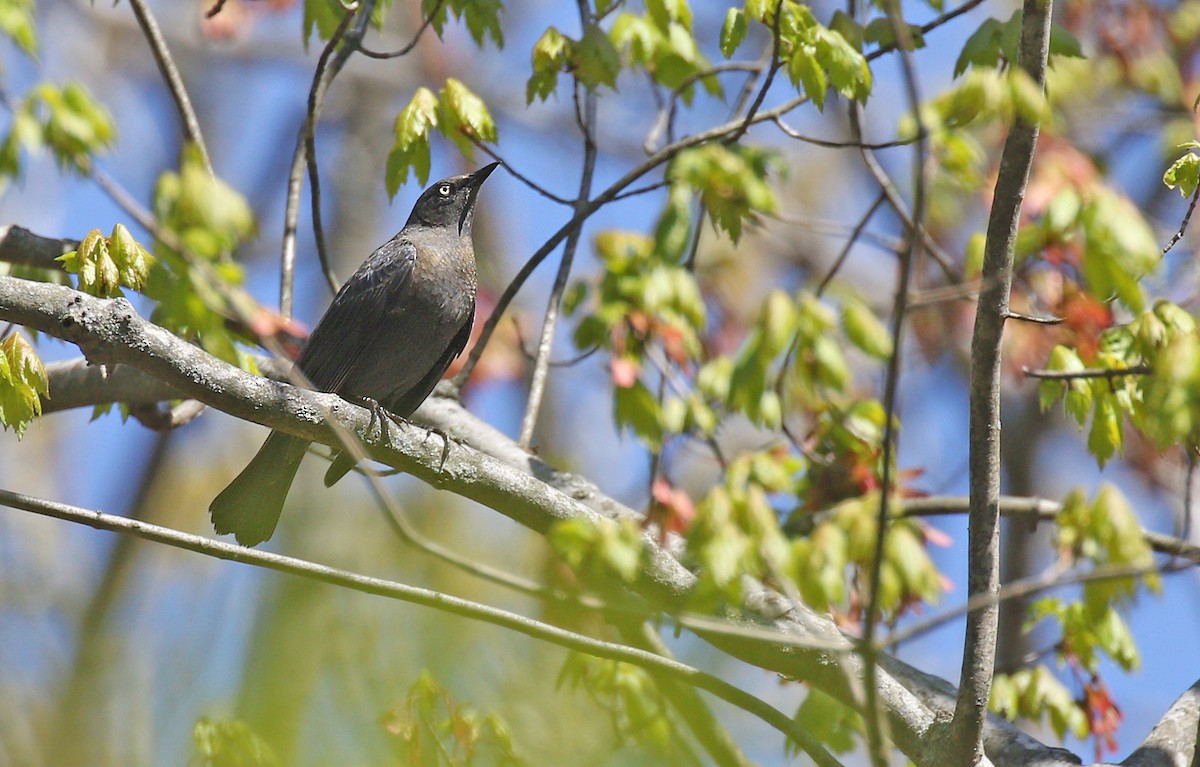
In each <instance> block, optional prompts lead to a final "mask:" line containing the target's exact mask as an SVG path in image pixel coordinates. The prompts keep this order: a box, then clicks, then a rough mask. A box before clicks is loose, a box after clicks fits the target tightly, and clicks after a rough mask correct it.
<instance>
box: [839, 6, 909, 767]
mask: <svg viewBox="0 0 1200 767" xmlns="http://www.w3.org/2000/svg"><path fill="white" fill-rule="evenodd" d="M887 15H888V19H889V21H890V22H891V26H892V31H893V33H894V34H895V36H896V41H897V43H898V47H899V48H900V64H901V70H902V71H903V74H904V86H905V95H906V96H907V97H908V103H909V107H910V108H911V109H912V112H913V114H914V115H916V116H917V130H918V137H917V141H916V142H915V143H914V144H913V153H912V183H913V209H912V224H911V226H909V228H908V243H907V247H906V248H905V250H904V252H903V253H901V254H899V255H900V261H899V265H898V268H899V274H898V275H897V279H896V297H895V299H894V300H893V303H892V354H891V357H890V358H889V359H888V365H887V379H886V381H885V383H884V391H883V412H884V418H883V444H882V445H881V455H880V461H881V462H882V464H883V465H882V467H881V469H880V487H879V515H878V518H877V520H876V525H875V543H874V548H875V556H874V558H873V560H872V562H871V571H870V574H869V586H868V589H867V599H868V601H867V610H866V614H865V615H864V617H863V621H864V623H863V635H862V648H863V688H864V698H865V701H864V703H865V706H864V709H865V710H864V711H863V721H864V723H865V724H866V732H867V752H868V755H869V756H870V759H871V763H872V764H873V765H876V767H882V766H883V765H886V764H887V763H888V759H887V754H886V752H885V743H886V741H887V733H886V732H884V724H885V721H886V720H885V718H884V711H883V705H882V702H881V700H880V694H879V685H878V667H877V665H876V664H877V662H878V657H877V656H878V654H879V650H878V648H877V647H876V646H875V631H876V615H877V614H878V612H879V610H880V605H879V591H880V583H881V580H882V574H883V556H884V544H885V542H886V540H887V531H888V519H889V517H890V513H889V511H890V509H889V506H890V503H889V502H890V500H891V493H892V483H893V481H894V477H893V472H892V463H893V462H894V461H895V456H896V423H895V421H896V407H897V399H898V390H899V388H900V359H901V354H902V353H903V349H904V319H905V313H906V311H907V308H908V307H907V302H908V289H909V282H910V280H911V277H912V265H913V261H914V260H915V256H916V253H917V250H918V249H919V248H920V247H921V241H922V238H921V234H922V232H923V231H924V229H925V222H924V218H925V157H926V154H927V147H926V138H925V137H926V135H927V131H926V130H925V128H924V126H923V125H922V124H921V122H922V121H921V116H920V115H921V94H920V91H919V88H918V87H917V75H916V69H915V67H914V66H913V62H912V55H911V50H912V46H911V42H912V36H911V34H910V33H909V30H908V26H907V25H906V24H905V23H904V18H903V16H902V15H901V13H900V3H899V0H891V2H889V3H888V5H887ZM857 113H858V107H857V106H856V107H855V108H854V110H853V114H854V115H855V118H857ZM853 122H854V125H855V131H856V132H858V133H859V135H858V136H857V138H858V139H859V140H861V139H862V135H861V132H860V131H859V121H858V120H857V119H854V120H853ZM862 152H863V159H864V161H866V162H867V163H868V165H870V163H871V161H872V160H873V159H874V158H873V157H871V154H870V150H869V149H866V148H865V147H864V148H863V150H862ZM884 196H886V193H885V194H884Z"/></svg>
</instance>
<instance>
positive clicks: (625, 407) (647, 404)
mask: <svg viewBox="0 0 1200 767" xmlns="http://www.w3.org/2000/svg"><path fill="white" fill-rule="evenodd" d="M613 396H614V398H615V399H616V403H615V407H614V410H613V413H614V415H615V417H616V420H617V426H620V427H624V428H628V429H632V430H633V433H634V434H636V435H637V436H638V438H639V439H641V440H642V441H643V442H645V443H646V445H647V446H648V447H649V448H650V449H651V450H658V449H659V448H661V447H662V437H663V430H662V422H661V418H660V416H659V407H658V401H657V400H656V399H655V398H654V395H653V394H652V393H651V392H650V390H649V389H648V388H646V385H645V384H644V383H642V382H641V380H637V381H634V384H633V386H628V387H621V386H617V387H614V388H613Z"/></svg>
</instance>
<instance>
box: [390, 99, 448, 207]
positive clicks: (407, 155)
mask: <svg viewBox="0 0 1200 767" xmlns="http://www.w3.org/2000/svg"><path fill="white" fill-rule="evenodd" d="M438 107H439V104H438V99H437V96H435V95H433V91H431V90H429V89H428V88H417V90H416V92H415V93H413V96H412V98H411V99H409V102H408V104H407V105H405V107H404V109H402V110H400V114H398V115H396V123H395V125H394V127H393V132H394V133H395V136H396V140H395V142H394V143H393V144H392V149H391V151H390V152H389V153H388V159H387V167H386V172H385V175H384V182H385V184H386V185H387V190H388V197H395V196H396V192H397V191H399V189H400V187H401V186H402V185H403V184H404V183H405V182H407V181H408V172H409V170H410V169H411V170H412V171H413V172H414V173H415V174H416V178H417V181H418V182H419V183H420V184H421V185H422V186H424V185H425V184H427V183H428V182H429V168H430V157H429V132H430V131H431V130H432V129H433V128H436V127H438V122H439V114H438V113H439V108H438Z"/></svg>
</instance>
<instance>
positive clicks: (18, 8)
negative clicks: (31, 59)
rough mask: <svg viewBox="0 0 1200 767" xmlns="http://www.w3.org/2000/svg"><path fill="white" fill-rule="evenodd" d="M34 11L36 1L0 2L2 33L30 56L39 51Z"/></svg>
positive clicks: (0, 0)
mask: <svg viewBox="0 0 1200 767" xmlns="http://www.w3.org/2000/svg"><path fill="white" fill-rule="evenodd" d="M33 11H34V0H0V32H2V33H4V34H5V35H6V36H8V37H9V38H10V39H11V40H12V41H13V42H14V43H16V44H17V47H18V48H20V49H21V50H22V51H24V52H25V53H26V54H27V55H29V56H34V55H36V54H37V51H38V38H37V25H36V24H35V23H34V17H33Z"/></svg>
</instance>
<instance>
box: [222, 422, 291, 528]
mask: <svg viewBox="0 0 1200 767" xmlns="http://www.w3.org/2000/svg"><path fill="white" fill-rule="evenodd" d="M307 449H308V441H307V440H304V439H301V438H300V437H293V436H292V435H290V434H284V433H283V432H278V431H273V432H271V436H269V437H267V441H266V442H264V443H263V446H262V447H261V448H259V450H258V453H257V454H256V455H255V456H254V458H253V459H252V460H251V461H250V463H249V464H247V466H246V468H244V469H242V473H241V474H239V475H237V477H236V478H235V479H234V480H233V481H232V482H230V483H229V486H228V487H226V488H225V489H224V490H222V491H221V493H220V494H219V495H218V496H217V497H216V498H214V499H213V502H212V503H211V504H209V506H208V512H209V514H210V515H211V516H212V523H213V529H214V530H216V531H217V532H218V533H220V534H225V533H233V534H234V536H236V537H237V541H238V543H240V544H242V545H243V546H254V545H256V544H259V543H262V542H263V541H265V540H267V539H268V538H270V537H271V534H272V533H274V532H275V525H276V524H278V522H279V515H280V514H281V513H282V512H283V502H284V499H286V498H287V493H288V488H290V487H291V486H292V480H293V479H295V477H296V470H297V469H298V468H299V467H300V459H302V458H303V457H304V453H305V451H306V450H307Z"/></svg>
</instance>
